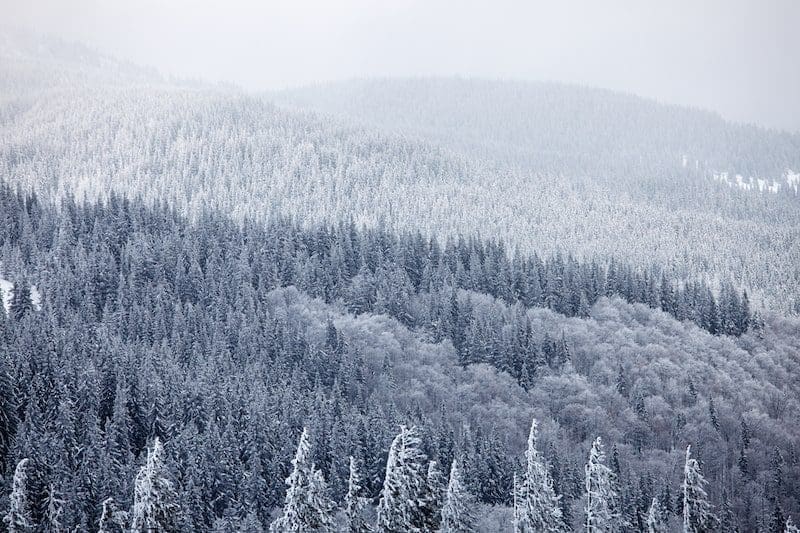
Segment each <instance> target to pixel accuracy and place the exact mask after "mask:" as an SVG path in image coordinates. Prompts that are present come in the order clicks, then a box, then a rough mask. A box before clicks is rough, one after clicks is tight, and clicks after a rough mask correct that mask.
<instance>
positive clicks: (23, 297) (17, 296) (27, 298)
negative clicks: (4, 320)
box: [9, 278, 33, 320]
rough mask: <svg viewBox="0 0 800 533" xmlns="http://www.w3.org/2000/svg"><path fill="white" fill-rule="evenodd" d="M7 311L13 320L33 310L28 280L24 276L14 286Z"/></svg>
mask: <svg viewBox="0 0 800 533" xmlns="http://www.w3.org/2000/svg"><path fill="white" fill-rule="evenodd" d="M9 311H10V313H9V314H10V315H11V316H12V317H13V318H14V320H20V319H21V318H22V317H24V316H25V315H26V314H28V313H30V312H32V311H33V301H32V300H31V287H30V285H29V284H28V281H27V280H26V279H24V278H23V279H22V281H20V282H19V283H17V284H16V285H15V286H14V290H13V293H12V296H11V306H10V309H9Z"/></svg>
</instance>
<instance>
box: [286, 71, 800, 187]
mask: <svg viewBox="0 0 800 533" xmlns="http://www.w3.org/2000/svg"><path fill="white" fill-rule="evenodd" d="M271 96H272V97H273V98H274V99H275V100H276V101H278V102H283V103H287V104H291V105H293V106H296V107H302V108H308V109H314V110H318V111H322V112H325V113H329V114H336V115H341V116H346V117H350V118H353V119H355V120H357V121H359V122H362V123H365V124H370V125H374V126H377V127H379V128H381V129H384V130H391V131H401V132H404V133H407V134H411V135H416V136H419V137H420V138H423V139H427V140H431V141H435V142H436V143H437V144H442V145H445V146H447V147H449V148H452V149H455V150H459V151H461V152H463V153H466V154H477V155H479V156H480V157H482V158H486V159H491V160H496V161H500V162H503V163H505V164H507V165H510V166H514V167H518V168H522V169H524V170H528V171H534V172H537V173H540V174H547V175H554V176H559V175H560V176H565V177H567V178H569V179H578V178H589V179H594V180H603V181H608V182H619V181H621V182H622V184H623V185H624V186H625V187H629V186H630V185H631V184H634V185H636V184H638V185H640V186H641V184H642V183H643V182H644V183H648V182H650V181H653V180H659V179H678V178H681V177H683V175H684V174H686V173H693V172H694V171H697V172H698V173H707V172H709V171H715V172H728V173H730V174H735V173H739V174H742V175H744V176H757V177H761V178H769V179H773V178H774V179H780V178H782V177H783V176H784V173H785V172H786V170H787V169H795V170H798V169H800V135H798V134H789V133H783V132H777V131H770V130H764V129H762V128H758V127H755V126H750V125H743V124H734V123H730V122H727V121H725V120H723V119H722V118H721V117H719V116H718V115H716V114H713V113H710V112H705V111H701V110H697V109H690V108H685V107H680V106H673V105H664V104H659V103H657V102H654V101H651V100H646V99H643V98H638V97H635V96H632V95H627V94H623V93H618V92H613V91H608V90H602V89H592V88H586V87H579V86H573V85H564V84H557V83H536V82H512V81H504V82H494V81H483V80H462V79H456V78H428V79H426V78H422V79H400V80H363V81H352V82H342V83H331V84H323V85H318V86H312V87H306V88H299V89H294V90H288V91H284V92H281V93H276V94H273V95H271ZM794 192H796V191H794Z"/></svg>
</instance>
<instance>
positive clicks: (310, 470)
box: [270, 428, 333, 533]
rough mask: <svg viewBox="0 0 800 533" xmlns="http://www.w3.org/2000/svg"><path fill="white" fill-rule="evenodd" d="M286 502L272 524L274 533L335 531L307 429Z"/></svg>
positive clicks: (294, 465)
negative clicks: (312, 460)
mask: <svg viewBox="0 0 800 533" xmlns="http://www.w3.org/2000/svg"><path fill="white" fill-rule="evenodd" d="M286 485H287V486H288V489H287V490H286V498H285V502H284V505H283V510H282V511H281V515H280V516H279V517H278V518H277V519H276V520H275V521H274V522H273V523H272V525H271V526H270V531H273V532H275V533H302V532H306V531H314V532H327V531H333V517H332V510H333V502H331V500H330V499H329V497H328V494H327V485H326V483H325V479H324V478H323V477H322V472H320V471H319V470H317V468H316V467H315V466H314V464H313V463H312V462H311V441H310V438H309V434H308V429H307V428H304V429H303V433H302V434H301V435H300V441H299V442H298V444H297V452H296V453H295V456H294V459H293V460H292V473H291V474H290V475H289V477H288V478H287V479H286Z"/></svg>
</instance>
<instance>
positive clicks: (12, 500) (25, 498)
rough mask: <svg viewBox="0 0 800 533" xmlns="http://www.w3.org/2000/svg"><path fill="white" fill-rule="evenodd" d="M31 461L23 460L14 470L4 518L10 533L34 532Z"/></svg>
mask: <svg viewBox="0 0 800 533" xmlns="http://www.w3.org/2000/svg"><path fill="white" fill-rule="evenodd" d="M30 464H31V460H30V459H28V458H25V459H22V460H21V461H20V462H19V463H17V468H16V469H15V470H14V480H13V482H12V489H11V496H10V497H9V508H8V513H7V514H6V515H5V516H4V517H3V522H5V523H6V526H7V527H8V532H9V533H24V532H29V531H33V530H34V525H35V524H34V523H33V517H32V509H31V502H30V498H29V495H28V477H29V476H30V472H29V471H28V469H29V465H30Z"/></svg>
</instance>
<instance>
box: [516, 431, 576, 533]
mask: <svg viewBox="0 0 800 533" xmlns="http://www.w3.org/2000/svg"><path fill="white" fill-rule="evenodd" d="M536 439H537V422H536V419H534V420H533V422H531V429H530V432H529V433H528V449H527V451H526V452H525V461H526V469H525V477H524V478H523V480H522V484H521V486H520V487H518V491H519V494H518V497H519V500H520V501H518V502H517V504H518V506H519V510H518V515H519V516H518V520H517V528H518V531H520V532H528V531H530V532H534V531H547V532H552V531H563V530H564V529H565V524H564V521H563V516H562V513H561V506H560V503H559V500H560V499H561V498H560V496H558V495H556V492H555V490H554V489H553V479H552V477H551V476H550V472H549V470H548V466H547V464H546V463H545V461H544V460H543V458H542V457H541V455H540V454H539V450H537V449H536Z"/></svg>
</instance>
